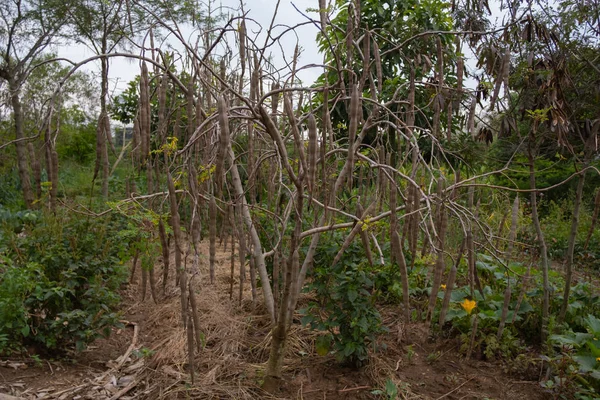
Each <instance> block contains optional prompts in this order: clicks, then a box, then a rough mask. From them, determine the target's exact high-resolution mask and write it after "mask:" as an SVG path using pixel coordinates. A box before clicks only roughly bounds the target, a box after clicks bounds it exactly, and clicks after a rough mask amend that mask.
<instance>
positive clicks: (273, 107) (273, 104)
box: [271, 82, 279, 125]
mask: <svg viewBox="0 0 600 400" xmlns="http://www.w3.org/2000/svg"><path fill="white" fill-rule="evenodd" d="M278 90H279V83H277V82H273V84H272V85H271V92H275V91H278ZM278 107H279V92H277V93H273V94H272V95H271V118H272V119H273V122H274V123H275V125H277V108H278Z"/></svg>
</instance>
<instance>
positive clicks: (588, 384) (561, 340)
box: [543, 315, 600, 392]
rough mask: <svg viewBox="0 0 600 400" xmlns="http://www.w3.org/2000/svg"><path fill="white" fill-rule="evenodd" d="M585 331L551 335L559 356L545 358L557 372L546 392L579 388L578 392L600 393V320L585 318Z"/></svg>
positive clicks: (591, 317)
mask: <svg viewBox="0 0 600 400" xmlns="http://www.w3.org/2000/svg"><path fill="white" fill-rule="evenodd" d="M584 323H585V329H586V332H574V331H572V330H570V331H568V332H566V333H564V334H562V335H552V336H550V338H549V339H550V342H551V343H553V344H554V346H555V348H556V349H557V353H556V354H555V355H554V356H552V357H548V356H544V357H543V359H544V360H545V361H547V362H548V363H550V365H551V366H552V370H553V371H554V377H553V379H552V380H551V381H552V383H549V382H546V388H547V389H553V390H554V391H557V390H558V391H563V390H569V389H570V386H571V385H577V386H578V390H577V391H578V392H582V391H590V390H600V340H599V339H600V319H598V318H597V317H595V316H593V315H588V316H587V317H586V318H585V319H584Z"/></svg>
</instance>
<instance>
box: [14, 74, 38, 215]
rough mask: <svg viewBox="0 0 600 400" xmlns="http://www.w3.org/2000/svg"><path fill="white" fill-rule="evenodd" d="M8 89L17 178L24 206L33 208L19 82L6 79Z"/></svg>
mask: <svg viewBox="0 0 600 400" xmlns="http://www.w3.org/2000/svg"><path fill="white" fill-rule="evenodd" d="M8 87H9V90H10V102H11V105H12V108H13V119H14V124H15V139H17V141H16V142H15V148H16V150H17V169H18V170H19V179H20V180H21V188H22V189H23V199H24V200H25V207H27V208H33V200H34V198H33V190H32V189H31V180H30V178H29V167H28V165H27V145H26V144H25V141H24V140H21V139H24V138H25V130H24V129H25V128H24V116H23V110H22V106H21V98H20V93H21V89H20V83H19V82H17V81H16V79H14V78H12V79H9V81H8Z"/></svg>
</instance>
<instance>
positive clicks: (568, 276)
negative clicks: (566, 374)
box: [558, 172, 585, 323]
mask: <svg viewBox="0 0 600 400" xmlns="http://www.w3.org/2000/svg"><path fill="white" fill-rule="evenodd" d="M584 183H585V172H583V173H582V174H581V175H579V181H578V182H577V189H576V190H575V203H574V204H573V216H572V217H571V231H570V232H569V245H568V247H567V262H566V264H565V289H564V292H563V302H562V305H561V307H560V314H559V315H558V322H559V323H561V322H563V321H564V320H565V315H566V314H567V306H568V305H569V296H570V294H571V281H572V280H573V255H574V253H575V241H576V240H577V228H579V212H580V210H581V202H582V198H583V187H584Z"/></svg>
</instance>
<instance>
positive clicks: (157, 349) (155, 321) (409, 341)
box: [0, 242, 548, 400]
mask: <svg viewBox="0 0 600 400" xmlns="http://www.w3.org/2000/svg"><path fill="white" fill-rule="evenodd" d="M201 252H202V254H208V243H207V242H203V243H202V245H201ZM217 260H218V265H217V276H216V282H215V284H214V285H210V284H209V283H208V273H207V269H208V267H207V264H208V260H207V259H201V262H200V271H199V274H198V275H197V276H196V277H195V279H194V283H195V287H196V291H195V292H196V296H197V302H198V308H199V314H200V325H201V327H202V334H203V335H202V342H203V343H202V348H201V349H200V350H199V351H198V350H196V351H195V358H194V382H193V384H192V382H191V376H190V368H189V365H188V351H187V336H186V333H185V331H184V329H183V328H182V323H181V305H180V299H179V289H178V288H175V287H174V286H173V283H172V282H170V286H169V285H168V286H167V290H166V293H165V294H163V293H162V289H161V288H162V284H161V281H160V279H159V280H158V282H157V287H158V292H159V295H158V304H155V303H154V302H153V301H152V299H151V298H150V296H149V294H148V295H147V296H146V299H145V301H143V302H142V301H141V299H140V297H141V295H140V293H141V289H140V285H139V284H133V285H130V286H128V287H127V288H125V289H124V290H123V293H122V298H123V303H122V312H123V320H124V321H126V322H125V324H126V326H125V328H122V329H117V328H115V329H113V332H112V334H111V336H110V337H109V338H107V339H100V340H98V341H96V342H95V343H94V344H93V345H92V346H90V347H89V348H88V349H87V350H85V351H84V352H81V353H69V356H68V357H67V358H66V359H61V360H58V361H57V360H46V359H40V360H39V361H36V360H35V358H37V357H34V358H21V359H19V358H13V359H3V360H2V361H0V400H4V399H3V397H2V394H6V395H13V396H18V397H19V398H22V399H61V400H62V399H74V400H77V399H100V400H102V399H111V400H117V399H179V398H182V399H184V398H185V399H260V398H264V399H269V398H271V399H306V400H310V399H315V400H316V399H377V398H379V399H382V398H386V397H384V396H382V395H377V394H374V393H373V392H374V391H375V390H378V389H379V390H383V388H384V387H385V383H386V381H387V380H388V379H389V380H391V381H392V382H393V383H394V384H395V385H396V387H397V388H398V398H399V399H424V400H433V399H436V400H437V399H448V400H458V399H482V400H483V399H498V400H499V399H532V400H535V399H544V398H548V396H547V395H546V394H544V393H543V392H542V391H541V388H540V386H539V384H538V382H537V379H536V378H537V376H532V374H525V375H524V376H509V375H507V374H506V373H505V372H504V370H503V367H502V365H501V364H499V363H498V364H494V363H488V362H483V361H478V360H465V359H463V358H462V357H461V356H460V355H459V354H458V352H457V350H456V349H457V343H456V341H443V340H436V341H432V340H429V337H428V331H427V329H426V327H425V326H423V325H422V324H411V325H405V324H402V323H401V322H400V317H399V310H397V309H395V308H394V307H386V308H385V309H384V310H383V311H382V314H383V316H384V320H385V324H386V325H387V326H388V327H389V333H387V334H386V335H385V336H384V337H382V338H381V339H382V342H383V343H384V344H385V350H382V351H379V352H377V353H374V354H373V355H372V357H371V362H370V363H369V364H368V365H367V366H365V367H364V368H362V369H360V370H353V369H349V368H344V367H341V366H340V365H339V364H337V363H336V361H335V359H334V358H333V357H332V356H325V357H321V356H318V355H317V354H316V352H315V351H314V340H315V337H316V335H317V334H316V333H315V332H312V331H310V330H308V329H305V328H303V327H301V326H300V325H299V324H294V326H293V329H292V332H291V334H290V339H289V345H288V354H287V357H286V368H285V374H284V380H283V382H282V385H281V387H282V389H281V391H280V392H279V393H276V394H268V393H265V392H263V391H262V390H261V388H260V386H261V383H262V379H263V373H264V367H265V363H266V360H267V357H268V350H269V343H270V335H269V320H268V317H267V316H266V315H265V313H264V312H263V310H262V309H261V308H260V307H254V306H253V304H252V301H251V294H250V290H249V287H247V288H245V291H244V298H243V301H242V304H241V305H240V304H239V303H238V301H237V292H238V283H239V282H238V280H237V279H236V280H235V281H234V285H233V290H234V293H233V298H234V299H233V300H230V294H229V290H230V283H231V278H230V251H229V250H228V251H223V248H222V247H220V248H219V249H218V251H217ZM171 265H173V262H172V263H171ZM237 267H238V266H237V265H236V274H237V271H238V270H237ZM171 275H173V273H171ZM156 276H157V278H158V277H159V276H162V271H161V265H159V266H157V271H156ZM137 280H138V282H139V281H140V279H139V277H137ZM246 286H249V285H246ZM257 303H258V304H260V303H261V302H260V299H259V300H258V302H257ZM136 333H137V334H136Z"/></svg>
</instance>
